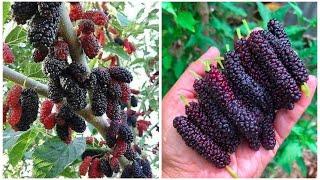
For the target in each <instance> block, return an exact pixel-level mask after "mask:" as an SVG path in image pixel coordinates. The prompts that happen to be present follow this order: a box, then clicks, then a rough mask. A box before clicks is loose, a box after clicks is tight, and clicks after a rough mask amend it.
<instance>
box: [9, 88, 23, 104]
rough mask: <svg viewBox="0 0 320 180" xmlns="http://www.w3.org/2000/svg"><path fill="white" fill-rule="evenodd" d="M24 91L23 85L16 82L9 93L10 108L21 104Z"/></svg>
mask: <svg viewBox="0 0 320 180" xmlns="http://www.w3.org/2000/svg"><path fill="white" fill-rule="evenodd" d="M21 92H22V87H21V86H20V85H17V84H15V85H14V86H13V87H12V88H11V89H10V90H9V91H8V93H7V100H6V104H7V105H8V106H9V108H14V107H17V106H20V103H19V100H20V96H21Z"/></svg>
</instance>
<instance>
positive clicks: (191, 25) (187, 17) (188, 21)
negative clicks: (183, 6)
mask: <svg viewBox="0 0 320 180" xmlns="http://www.w3.org/2000/svg"><path fill="white" fill-rule="evenodd" d="M175 20H176V23H177V24H178V25H179V26H181V27H182V28H184V29H187V30H189V31H191V32H194V31H195V25H196V23H197V21H196V20H195V19H194V18H193V16H192V14H191V13H190V12H180V13H179V14H178V15H177V17H176V18H175Z"/></svg>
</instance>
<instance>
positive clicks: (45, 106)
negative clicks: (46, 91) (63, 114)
mask: <svg viewBox="0 0 320 180" xmlns="http://www.w3.org/2000/svg"><path fill="white" fill-rule="evenodd" d="M53 105H54V104H53V102H52V101H51V100H49V99H46V100H44V101H43V102H42V104H41V108H40V122H43V121H44V119H45V118H46V117H48V116H49V115H50V114H51V111H52V108H53Z"/></svg>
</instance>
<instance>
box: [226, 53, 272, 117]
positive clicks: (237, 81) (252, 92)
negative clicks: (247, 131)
mask: <svg viewBox="0 0 320 180" xmlns="http://www.w3.org/2000/svg"><path fill="white" fill-rule="evenodd" d="M223 62H224V68H225V69H224V73H225V75H226V77H227V78H228V81H229V84H230V85H231V86H232V89H233V91H234V92H236V91H238V92H239V94H241V95H242V96H245V97H246V98H248V99H250V101H251V103H253V104H256V105H257V106H260V107H261V108H262V109H263V110H264V111H269V110H270V109H273V104H272V99H271V96H270V95H269V92H268V91H267V90H266V89H265V88H264V87H262V86H261V85H260V84H258V83H257V82H256V81H255V80H254V79H252V78H251V76H250V75H248V74H247V73H246V72H245V70H244V68H243V67H242V66H241V62H240V56H239V54H237V53H235V52H234V51H229V52H227V53H225V55H224V61H223Z"/></svg>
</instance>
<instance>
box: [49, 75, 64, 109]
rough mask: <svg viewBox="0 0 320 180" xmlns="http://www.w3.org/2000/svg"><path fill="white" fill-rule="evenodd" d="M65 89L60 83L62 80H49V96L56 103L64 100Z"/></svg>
mask: <svg viewBox="0 0 320 180" xmlns="http://www.w3.org/2000/svg"><path fill="white" fill-rule="evenodd" d="M63 96H64V91H63V89H62V87H61V85H60V82H59V81H58V82H57V81H55V80H54V79H51V78H49V82H48V98H49V99H50V100H52V101H53V102H55V103H58V102H61V101H62V100H63Z"/></svg>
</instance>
